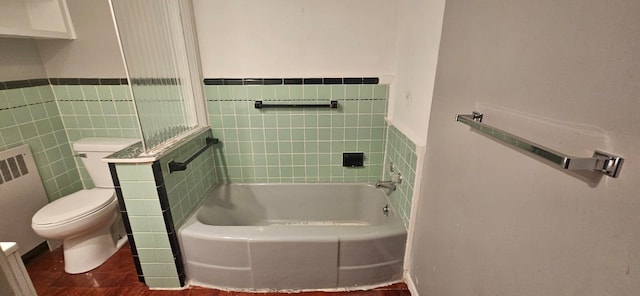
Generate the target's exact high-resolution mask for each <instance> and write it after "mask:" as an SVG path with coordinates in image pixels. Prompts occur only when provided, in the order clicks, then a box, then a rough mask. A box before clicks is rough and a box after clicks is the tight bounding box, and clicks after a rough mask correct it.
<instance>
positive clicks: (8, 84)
mask: <svg viewBox="0 0 640 296" xmlns="http://www.w3.org/2000/svg"><path fill="white" fill-rule="evenodd" d="M48 84H49V81H48V80H47V79H28V80H14V81H0V90H3V89H15V88H24V87H32V86H41V85H48Z"/></svg>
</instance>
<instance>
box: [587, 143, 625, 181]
mask: <svg viewBox="0 0 640 296" xmlns="http://www.w3.org/2000/svg"><path fill="white" fill-rule="evenodd" d="M593 158H595V159H598V162H597V164H596V165H597V167H596V168H597V169H600V171H601V172H602V173H603V174H605V175H607V176H609V177H613V178H617V177H618V175H619V174H620V170H621V169H622V163H623V162H624V158H622V157H620V156H617V155H613V154H610V153H607V152H603V151H600V150H596V151H594V152H593Z"/></svg>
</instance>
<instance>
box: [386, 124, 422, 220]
mask: <svg viewBox="0 0 640 296" xmlns="http://www.w3.org/2000/svg"><path fill="white" fill-rule="evenodd" d="M387 133H388V134H387V147H386V153H385V154H386V155H385V159H386V165H387V166H388V165H389V164H390V163H391V162H393V164H394V170H395V171H394V172H393V173H391V172H389V170H388V169H385V171H384V175H385V176H384V179H385V180H391V176H392V175H395V174H397V173H400V174H402V177H403V179H402V183H401V184H398V185H397V188H396V191H395V192H393V194H391V197H392V201H393V202H394V204H395V208H396V209H397V210H398V211H399V212H400V216H401V217H402V220H403V222H404V224H405V226H408V225H409V218H410V215H411V201H412V197H413V189H414V188H415V178H416V167H417V155H416V145H415V144H414V143H413V142H412V141H411V140H410V139H409V138H408V137H407V136H405V135H404V134H403V133H402V132H401V131H400V130H398V129H397V128H395V127H394V126H392V125H389V129H388V132H387Z"/></svg>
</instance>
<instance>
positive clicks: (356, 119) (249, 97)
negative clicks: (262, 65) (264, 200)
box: [205, 84, 388, 183]
mask: <svg viewBox="0 0 640 296" xmlns="http://www.w3.org/2000/svg"><path fill="white" fill-rule="evenodd" d="M205 93H206V96H207V108H208V110H207V111H208V114H209V120H210V123H211V126H212V129H213V133H214V135H216V136H217V137H219V138H220V140H221V141H222V144H221V146H220V147H219V148H218V149H217V151H216V153H215V157H216V161H215V163H216V173H217V175H218V177H219V179H220V181H222V182H282V183H287V182H374V181H377V180H378V179H379V178H380V174H381V171H382V163H383V160H384V148H385V137H386V128H387V127H386V123H385V120H384V117H385V115H386V108H387V94H388V86H387V85H377V84H350V85H342V84H339V85H338V84H333V85H331V84H327V85H306V84H304V85H287V84H285V85H205ZM254 100H262V101H264V102H265V103H273V104H286V103H300V104H307V103H308V104H320V103H322V104H324V103H327V102H328V101H329V100H338V104H339V107H338V109H328V108H326V109H321V108H310V109H287V108H277V109H266V108H265V109H256V108H254ZM343 152H364V153H365V165H364V167H362V168H345V167H342V153H343Z"/></svg>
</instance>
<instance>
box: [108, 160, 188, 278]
mask: <svg viewBox="0 0 640 296" xmlns="http://www.w3.org/2000/svg"><path fill="white" fill-rule="evenodd" d="M151 165H152V164H151V163H140V164H129V163H118V164H116V171H117V174H118V180H119V181H120V188H121V190H122V196H123V198H124V203H125V206H126V210H127V212H126V215H127V217H128V219H129V223H130V225H131V232H132V234H133V237H134V241H135V245H136V252H137V254H138V259H139V261H140V266H141V267H142V272H143V274H144V277H145V282H146V283H147V285H148V286H149V287H153V288H178V287H180V281H179V279H178V272H177V269H176V266H175V263H174V261H173V252H172V250H171V245H170V243H169V236H168V235H167V229H166V227H165V221H164V217H163V215H162V209H161V207H160V199H159V197H158V191H157V188H156V183H155V179H154V176H153V170H152V168H151Z"/></svg>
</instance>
